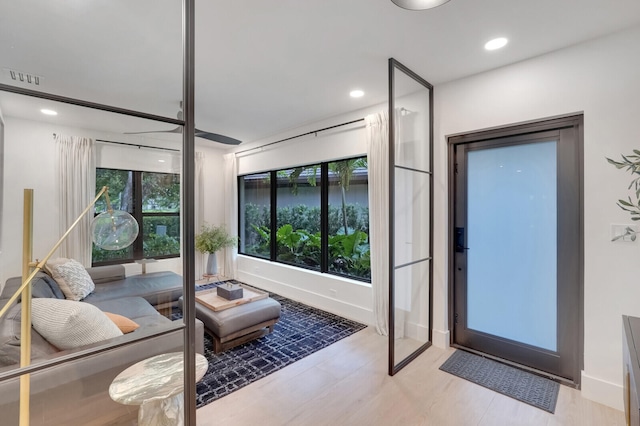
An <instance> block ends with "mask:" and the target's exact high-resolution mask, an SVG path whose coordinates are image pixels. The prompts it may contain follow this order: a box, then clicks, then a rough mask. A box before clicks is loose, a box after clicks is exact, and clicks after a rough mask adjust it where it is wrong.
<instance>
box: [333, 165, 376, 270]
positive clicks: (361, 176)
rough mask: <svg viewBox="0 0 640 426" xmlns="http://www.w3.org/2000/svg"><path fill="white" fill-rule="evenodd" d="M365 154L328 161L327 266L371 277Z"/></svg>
mask: <svg viewBox="0 0 640 426" xmlns="http://www.w3.org/2000/svg"><path fill="white" fill-rule="evenodd" d="M368 191H369V184H368V173H367V158H366V157H360V158H352V159H349V160H343V161H336V162H333V163H329V270H330V271H332V272H338V273H340V274H344V275H348V276H353V277H358V278H366V279H370V278H371V251H370V249H369V192H368Z"/></svg>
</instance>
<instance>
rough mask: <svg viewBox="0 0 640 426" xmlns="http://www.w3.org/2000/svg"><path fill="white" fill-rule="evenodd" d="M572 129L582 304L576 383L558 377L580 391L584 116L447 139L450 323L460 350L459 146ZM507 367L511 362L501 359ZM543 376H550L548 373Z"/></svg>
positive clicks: (451, 335)
mask: <svg viewBox="0 0 640 426" xmlns="http://www.w3.org/2000/svg"><path fill="white" fill-rule="evenodd" d="M563 126H564V127H573V128H574V129H575V130H576V138H577V153H576V156H577V159H578V161H577V164H576V168H577V172H578V175H579V188H578V191H577V198H578V207H579V218H578V220H579V222H580V223H579V229H580V234H579V244H580V250H579V253H578V255H577V264H578V268H577V275H578V280H579V299H580V300H579V303H577V305H578V306H577V310H578V312H577V315H578V322H579V327H578V329H579V332H578V336H577V346H578V348H577V360H576V365H575V371H574V381H573V382H567V380H566V379H563V378H561V377H556V379H558V380H559V381H562V382H563V383H565V384H570V385H573V386H575V387H577V388H580V379H581V370H583V368H584V136H583V135H584V132H583V128H584V116H583V113H582V112H578V113H572V114H566V115H562V116H555V117H550V118H544V119H539V120H532V121H527V122H521V123H517V124H513V125H505V126H498V127H492V128H488V129H483V130H477V131H470V132H464V133H457V134H452V135H447V136H446V138H447V165H448V172H447V176H448V198H449V199H448V203H447V204H448V225H447V232H448V236H447V253H448V265H447V272H448V279H447V281H448V292H447V296H448V304H447V307H448V310H449V312H448V322H449V331H450V333H449V343H450V344H451V346H457V345H456V343H455V332H454V328H455V320H456V318H455V275H456V274H455V267H456V256H455V224H456V220H455V219H456V217H455V212H456V210H455V206H456V173H457V170H456V156H455V149H456V146H458V145H460V144H465V143H472V142H480V141H483V140H490V139H498V138H505V137H510V136H515V135H521V134H526V133H537V132H542V131H545V130H552V129H558V128H561V127H563ZM483 355H484V356H487V357H489V358H497V357H494V356H492V355H487V354H483ZM497 359H498V360H500V361H502V362H506V363H511V362H510V361H507V360H503V359H499V358H497ZM519 367H522V368H525V369H529V370H533V371H537V370H535V369H531V368H528V367H523V366H519ZM542 373H543V374H546V375H549V374H548V373H544V372H542Z"/></svg>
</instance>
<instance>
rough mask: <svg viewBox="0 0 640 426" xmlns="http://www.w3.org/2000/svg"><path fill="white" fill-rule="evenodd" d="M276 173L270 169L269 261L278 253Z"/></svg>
mask: <svg viewBox="0 0 640 426" xmlns="http://www.w3.org/2000/svg"><path fill="white" fill-rule="evenodd" d="M277 179H278V173H277V171H276V170H272V171H271V187H270V188H269V189H270V190H271V241H270V243H271V261H272V262H274V261H275V260H276V257H277V255H278V244H277V241H276V232H277V231H278V214H277V208H278V206H277V201H276V199H277V196H278V181H277Z"/></svg>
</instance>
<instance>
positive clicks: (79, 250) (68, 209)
mask: <svg viewBox="0 0 640 426" xmlns="http://www.w3.org/2000/svg"><path fill="white" fill-rule="evenodd" d="M94 146H95V144H94V141H93V139H89V138H82V137H77V136H61V135H57V136H56V153H57V155H56V156H57V158H56V168H57V175H58V178H57V191H58V194H57V197H56V198H57V199H58V200H59V203H60V205H59V207H58V211H59V212H60V221H59V224H60V235H62V234H64V233H65V232H66V231H67V229H68V228H69V226H71V224H72V223H73V222H74V221H75V220H76V219H77V218H78V216H79V215H80V213H82V211H83V210H84V209H85V208H86V207H87V206H88V205H89V203H91V202H92V201H93V199H94V198H95V196H96V161H95V148H94ZM91 219H92V215H91V214H90V213H89V214H87V215H85V217H84V218H83V219H82V221H80V223H78V226H77V227H76V229H74V231H73V232H72V233H71V234H70V235H69V237H67V239H66V240H65V241H64V242H63V243H62V245H61V246H60V248H59V251H58V253H59V255H60V256H61V257H67V258H71V259H75V260H77V261H78V262H80V263H82V264H83V265H84V266H87V267H88V266H91V245H92V240H91Z"/></svg>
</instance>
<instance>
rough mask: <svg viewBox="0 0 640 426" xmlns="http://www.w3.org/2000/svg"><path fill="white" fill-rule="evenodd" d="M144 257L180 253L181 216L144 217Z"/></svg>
mask: <svg viewBox="0 0 640 426" xmlns="http://www.w3.org/2000/svg"><path fill="white" fill-rule="evenodd" d="M142 246H143V249H144V257H145V258H151V257H157V256H170V255H176V256H178V255H180V216H144V217H143V218H142Z"/></svg>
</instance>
